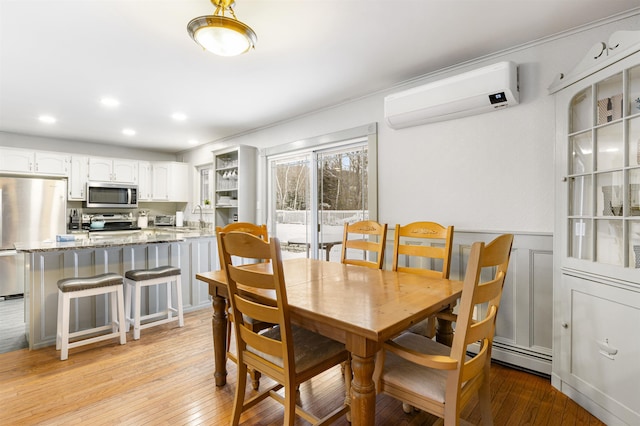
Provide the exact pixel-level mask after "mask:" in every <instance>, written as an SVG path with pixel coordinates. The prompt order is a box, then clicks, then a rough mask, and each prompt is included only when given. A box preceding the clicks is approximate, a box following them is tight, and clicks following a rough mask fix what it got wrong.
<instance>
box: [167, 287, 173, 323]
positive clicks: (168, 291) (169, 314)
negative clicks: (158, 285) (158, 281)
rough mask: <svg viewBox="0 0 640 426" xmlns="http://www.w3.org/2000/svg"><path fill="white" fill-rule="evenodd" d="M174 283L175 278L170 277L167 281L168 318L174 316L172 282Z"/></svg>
mask: <svg viewBox="0 0 640 426" xmlns="http://www.w3.org/2000/svg"><path fill="white" fill-rule="evenodd" d="M172 283H173V279H171V278H170V279H169V280H168V281H167V320H170V319H172V318H173V311H172V308H173V304H172V303H171V284H172Z"/></svg>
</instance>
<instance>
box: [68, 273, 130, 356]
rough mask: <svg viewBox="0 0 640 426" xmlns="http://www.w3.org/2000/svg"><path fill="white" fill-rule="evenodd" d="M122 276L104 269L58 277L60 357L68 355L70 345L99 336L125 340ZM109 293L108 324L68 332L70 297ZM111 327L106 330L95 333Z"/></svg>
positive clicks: (86, 343)
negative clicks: (86, 274)
mask: <svg viewBox="0 0 640 426" xmlns="http://www.w3.org/2000/svg"><path fill="white" fill-rule="evenodd" d="M122 287H123V279H122V277H121V276H120V275H118V274H114V273H106V274H101V275H95V276H91V277H74V278H63V279H61V280H59V281H58V322H57V330H56V350H60V360H62V361H64V360H65V359H67V358H68V357H69V349H70V348H75V347H78V346H82V345H88V344H89V343H94V342H99V341H101V340H107V339H112V338H114V337H119V338H120V344H121V345H124V344H125V343H126V342H127V336H126V331H125V316H124V297H123V292H122ZM100 294H109V295H110V299H111V303H110V306H111V312H110V314H109V317H110V319H111V321H110V322H109V324H106V325H103V326H98V327H94V328H90V329H85V330H80V331H76V332H73V333H70V332H69V316H70V314H71V299H77V298H80V297H88V296H96V295H100ZM107 330H111V332H110V333H107V334H98V335H95V334H96V333H100V332H104V331H107ZM86 335H93V337H89V338H85V339H81V340H77V341H74V342H69V340H70V339H72V338H75V337H80V336H86Z"/></svg>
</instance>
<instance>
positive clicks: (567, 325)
mask: <svg viewBox="0 0 640 426" xmlns="http://www.w3.org/2000/svg"><path fill="white" fill-rule="evenodd" d="M561 325H562V328H569V324H567V323H566V322H563V323H562V324H561Z"/></svg>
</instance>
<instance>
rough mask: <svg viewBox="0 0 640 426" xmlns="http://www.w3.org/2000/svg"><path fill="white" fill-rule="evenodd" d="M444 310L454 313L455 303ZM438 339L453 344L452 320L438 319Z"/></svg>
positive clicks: (448, 344)
mask: <svg viewBox="0 0 640 426" xmlns="http://www.w3.org/2000/svg"><path fill="white" fill-rule="evenodd" d="M442 312H444V313H447V314H453V305H449V307H448V308H446V309H443V310H442ZM436 341H437V342H438V343H442V344H443V345H446V346H451V345H452V344H453V326H452V324H451V321H449V320H446V319H443V318H438V319H437V326H436Z"/></svg>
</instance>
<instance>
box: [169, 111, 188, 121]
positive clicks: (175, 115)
mask: <svg viewBox="0 0 640 426" xmlns="http://www.w3.org/2000/svg"><path fill="white" fill-rule="evenodd" d="M171 118H173V119H174V120H177V121H184V120H186V119H187V116H186V115H184V114H183V113H181V112H174V113H173V114H171Z"/></svg>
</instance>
